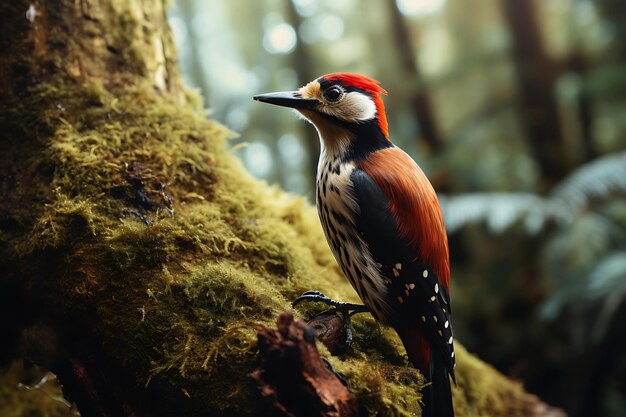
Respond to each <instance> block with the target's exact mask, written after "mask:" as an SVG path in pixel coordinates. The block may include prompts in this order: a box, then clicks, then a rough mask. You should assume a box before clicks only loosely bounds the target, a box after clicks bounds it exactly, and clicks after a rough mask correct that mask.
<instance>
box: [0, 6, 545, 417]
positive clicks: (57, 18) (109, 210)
mask: <svg viewBox="0 0 626 417" xmlns="http://www.w3.org/2000/svg"><path fill="white" fill-rule="evenodd" d="M0 26H1V27H2V29H3V36H2V37H1V40H0V102H2V103H3V108H2V111H1V114H0V132H1V133H0V135H1V136H0V271H2V274H1V275H0V310H1V311H0V312H1V313H2V317H11V320H3V321H0V334H2V336H3V340H4V341H11V343H8V342H5V343H3V344H2V345H3V346H2V349H1V350H0V355H2V356H1V357H0V362H2V363H6V362H7V361H10V360H11V359H14V358H25V359H27V360H29V361H32V362H35V363H37V364H39V365H41V366H43V367H45V368H47V369H49V370H51V371H52V372H54V373H55V374H57V375H58V376H59V378H60V380H61V382H62V383H63V387H64V392H65V394H66V396H68V398H69V399H71V400H72V401H74V402H76V404H77V405H78V407H79V409H80V411H81V413H82V415H83V416H140V417H142V416H173V415H185V416H196V415H233V416H245V415H255V414H256V410H257V401H261V398H263V396H260V395H258V388H259V387H258V380H257V382H255V380H254V379H253V378H251V377H250V376H249V375H250V374H251V373H252V372H253V371H254V370H255V369H257V368H258V367H259V366H261V365H260V364H262V363H264V361H261V355H262V354H263V351H261V353H259V350H258V348H257V330H256V328H257V325H258V324H259V323H264V324H266V325H271V326H274V322H275V321H276V318H277V317H278V316H279V314H280V313H281V312H282V311H284V310H288V309H289V308H290V300H292V299H294V298H295V297H296V296H297V295H298V294H300V293H301V292H303V291H305V290H308V289H319V290H321V291H324V292H325V293H326V294H328V295H329V296H332V297H333V298H339V299H346V300H347V301H356V299H355V294H354V292H353V291H352V289H351V288H350V286H349V284H348V283H347V281H346V280H345V279H343V278H342V277H341V276H340V273H339V270H338V268H337V266H336V265H335V262H334V260H333V258H332V255H331V254H330V252H329V250H328V248H327V246H326V244H325V242H324V238H323V237H322V236H323V234H322V232H321V228H320V227H319V224H318V221H317V218H316V217H315V214H314V212H313V210H312V209H310V208H309V207H307V206H306V204H305V203H303V202H302V200H301V199H294V198H292V197H288V196H287V195H285V194H282V193H281V192H278V191H275V190H273V189H270V188H268V187H267V186H265V185H263V184H262V183H260V182H258V181H256V180H254V179H252V178H251V177H250V176H249V175H248V174H247V173H246V172H244V171H243V169H242V168H241V167H240V164H239V163H238V162H237V161H236V160H235V158H234V157H232V156H231V155H230V154H229V153H228V152H227V151H226V150H225V143H224V142H225V141H224V137H225V136H226V135H227V134H228V131H227V130H226V129H225V128H223V127H222V126H220V125H218V124H216V123H214V122H211V121H207V120H205V119H204V117H203V113H202V109H201V108H200V106H199V105H198V103H199V100H198V98H197V97H195V96H193V95H192V94H191V93H189V92H187V91H186V90H185V89H184V88H183V86H182V82H181V80H180V77H179V75H178V71H177V68H176V64H175V62H176V57H175V53H174V46H173V42H172V39H171V34H170V32H169V29H168V27H167V22H166V18H165V11H164V4H163V2H161V1H160V0H141V1H140V0H127V1H106V0H57V1H47V2H43V1H33V2H32V5H31V1H30V0H29V1H26V0H15V1H12V2H4V3H3V4H2V5H0ZM251 95H252V93H251ZM354 325H355V342H354V345H353V347H352V348H351V349H349V350H348V351H347V352H346V353H345V354H344V356H342V358H341V360H340V359H337V358H333V359H332V362H333V365H334V367H335V368H336V369H337V370H338V371H339V372H341V373H343V374H344V375H345V376H346V377H347V379H348V381H349V384H350V393H351V394H352V395H353V396H354V398H355V400H356V402H357V403H358V404H359V406H360V407H361V409H366V410H368V412H370V413H372V414H376V413H381V415H382V414H385V415H389V414H396V415H398V414H406V413H416V414H419V411H420V410H419V403H418V400H419V399H420V394H419V391H420V389H421V387H422V386H423V383H424V380H423V378H422V376H421V375H419V373H418V371H416V370H415V369H413V368H411V367H409V366H407V361H406V358H405V357H404V356H403V351H402V348H401V344H400V342H399V340H398V338H397V337H396V335H395V334H394V333H393V332H392V331H391V330H389V329H380V328H379V327H378V326H377V325H376V324H375V323H374V321H373V319H372V318H371V317H360V318H355V319H354ZM308 351H309V352H310V350H308ZM457 354H458V357H457V363H458V367H457V381H458V385H457V387H456V388H454V389H453V391H454V401H455V405H456V409H457V416H459V417H461V416H470V415H491V416H522V415H538V414H536V413H534V412H533V411H532V410H531V408H532V407H535V405H536V404H537V401H536V399H534V398H533V397H531V396H529V395H528V394H526V393H525V392H524V391H523V389H522V388H521V386H520V385H519V384H517V383H514V382H511V381H510V380H508V379H507V378H506V377H504V376H502V375H500V374H498V373H497V372H496V371H495V370H493V369H492V368H490V367H489V366H487V365H485V364H483V363H482V362H480V361H479V360H478V359H476V358H474V357H472V356H471V355H469V354H467V353H466V352H465V351H464V350H463V348H462V346H459V347H458V348H457ZM313 374H315V372H313ZM325 378H326V377H325ZM294 383H296V382H294ZM261 388H263V387H261ZM529 404H530V405H529ZM349 409H352V408H349ZM532 409H534V408H532Z"/></svg>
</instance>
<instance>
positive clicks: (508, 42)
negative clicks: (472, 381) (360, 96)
mask: <svg viewBox="0 0 626 417" xmlns="http://www.w3.org/2000/svg"><path fill="white" fill-rule="evenodd" d="M169 18H170V22H171V24H172V26H173V28H174V31H175V35H176V38H177V43H178V49H179V56H180V62H181V67H182V71H183V74H184V76H185V78H186V80H187V81H188V83H189V84H190V85H192V86H195V87H197V88H199V89H200V90H201V91H202V93H203V95H204V97H205V101H206V102H205V105H206V106H207V107H209V108H211V109H212V112H213V114H212V117H213V118H216V119H218V120H220V121H222V122H224V123H225V124H226V125H227V126H228V127H230V128H232V129H233V130H236V131H238V132H240V134H241V135H240V137H239V138H236V139H234V140H233V141H232V149H233V152H234V153H236V154H237V155H239V156H240V157H241V158H242V160H243V161H244V164H245V165H246V166H247V168H248V169H249V170H250V171H251V172H252V173H254V174H255V175H257V176H258V177H260V178H264V179H266V180H268V181H269V182H272V183H279V184H281V185H282V187H283V188H285V189H287V190H289V191H292V192H296V193H299V194H303V195H307V196H310V195H311V194H312V192H313V185H314V172H315V167H316V162H317V151H318V146H319V145H318V139H317V137H316V134H315V131H314V129H313V128H312V127H311V126H310V125H308V124H307V123H303V122H302V121H299V120H297V119H296V118H295V117H291V115H289V114H287V113H286V112H284V111H275V110H274V109H268V108H267V107H264V106H258V105H255V103H254V102H253V101H252V100H251V96H252V95H253V94H255V93H260V92H267V91H279V90H293V89H295V88H297V87H299V86H300V85H303V84H305V83H306V82H308V81H309V80H311V79H313V78H316V77H317V76H319V75H322V74H325V73H328V72H334V71H354V72H361V73H364V74H367V75H369V76H372V77H375V78H377V79H379V80H380V81H381V82H382V84H383V86H384V87H385V88H386V89H387V91H388V92H389V97H387V98H386V99H385V104H386V106H387V113H388V118H389V122H390V132H391V136H392V140H393V141H394V142H395V143H396V144H398V145H399V146H401V147H402V148H404V149H405V150H406V151H407V152H409V153H410V154H411V155H412V156H413V157H414V158H415V159H416V160H417V161H418V162H419V163H420V165H421V166H422V167H423V168H424V170H425V171H426V172H427V174H428V175H429V177H430V178H431V181H432V182H433V184H434V185H435V188H436V189H437V190H438V191H439V192H440V193H441V194H440V195H441V202H442V206H443V209H444V214H445V217H446V222H447V227H448V230H449V234H450V245H451V255H452V263H453V265H452V266H453V290H452V292H453V298H454V302H455V305H456V308H455V317H454V319H455V328H456V329H458V330H457V333H458V334H459V338H460V340H462V341H463V342H464V343H465V344H466V345H467V346H468V347H469V349H470V350H472V351H474V352H476V353H478V354H479V355H480V356H482V357H483V358H484V359H486V360H487V361H488V362H491V363H494V364H495V365H496V366H497V367H498V368H499V369H500V370H502V371H504V372H505V373H508V374H509V375H512V376H515V377H518V378H520V379H522V380H523V381H524V382H525V383H526V385H527V387H528V388H530V389H531V391H534V392H536V393H537V394H539V395H540V396H541V397H542V398H544V399H545V400H547V401H548V402H551V403H553V404H555V405H559V406H562V407H564V408H565V409H566V410H567V411H568V413H569V415H570V416H573V417H576V416H616V417H617V416H623V415H625V414H626V386H625V385H626V355H625V354H624V352H623V351H622V347H623V346H624V339H626V338H625V337H624V335H626V303H625V302H624V298H625V296H626V255H625V254H626V199H625V198H624V197H625V196H626V154H625V153H624V152H623V151H624V150H625V149H626V117H624V115H625V114H626V46H625V45H626V4H625V3H624V2H623V1H621V0H528V1H520V0H481V1H480V2H469V1H463V0H363V1H357V0H292V1H289V0H259V1H254V2H250V1H246V0H211V1H205V0H176V1H174V2H173V3H172V5H171V7H170V14H169Z"/></svg>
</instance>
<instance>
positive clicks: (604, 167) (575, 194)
mask: <svg viewBox="0 0 626 417" xmlns="http://www.w3.org/2000/svg"><path fill="white" fill-rule="evenodd" d="M616 192H618V193H626V152H618V153H614V154H611V155H607V156H605V157H602V158H599V159H597V160H595V161H593V162H590V163H588V164H585V165H583V166H582V167H580V168H578V169H577V170H576V171H574V172H573V173H572V174H570V175H569V176H568V177H567V178H566V179H565V180H563V182H561V184H559V185H558V186H557V187H556V188H555V189H554V190H553V191H552V193H551V198H552V199H553V200H555V201H559V202H562V203H563V204H565V206H566V207H567V208H568V209H569V211H570V213H572V215H574V214H575V213H578V212H580V210H582V209H583V208H584V207H586V206H587V205H588V204H589V203H590V201H591V200H593V199H596V198H604V197H607V196H609V195H611V194H612V193H616Z"/></svg>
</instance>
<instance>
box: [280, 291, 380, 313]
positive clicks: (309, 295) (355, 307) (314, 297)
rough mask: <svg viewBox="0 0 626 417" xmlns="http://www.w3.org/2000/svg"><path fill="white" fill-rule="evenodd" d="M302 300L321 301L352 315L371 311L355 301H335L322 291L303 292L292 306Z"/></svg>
mask: <svg viewBox="0 0 626 417" xmlns="http://www.w3.org/2000/svg"><path fill="white" fill-rule="evenodd" d="M302 301H312V302H319V303H324V304H326V305H329V306H331V307H334V308H335V310H337V311H339V312H341V313H342V314H343V315H344V316H345V315H352V314H356V313H364V312H367V311H369V309H368V308H367V307H366V306H364V305H363V304H354V303H346V302H343V301H335V300H333V299H332V298H330V297H327V296H326V295H324V294H323V293H322V292H320V291H306V292H304V293H302V294H301V295H300V296H299V297H298V298H296V299H295V300H294V301H293V302H292V303H291V306H292V307H295V306H296V305H298V304H300V303H301V302H302Z"/></svg>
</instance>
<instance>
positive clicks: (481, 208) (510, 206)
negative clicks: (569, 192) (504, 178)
mask: <svg viewBox="0 0 626 417" xmlns="http://www.w3.org/2000/svg"><path fill="white" fill-rule="evenodd" d="M439 202H440V203H441V208H442V211H443V216H444V219H445V222H446V228H447V229H448V232H450V233H453V232H455V231H457V230H458V229H460V228H462V227H463V226H465V225H466V224H468V223H472V222H479V221H484V222H485V224H486V225H487V228H488V229H489V230H490V231H492V232H495V233H501V232H502V231H504V230H505V229H507V228H508V227H510V226H511V225H513V224H514V223H515V222H516V221H518V220H520V219H525V220H526V222H525V225H526V227H527V229H528V230H529V231H530V232H534V231H536V229H537V226H539V228H541V226H542V225H543V223H544V221H545V220H546V217H547V214H548V213H549V212H550V210H548V209H547V207H546V201H545V200H544V199H543V198H542V197H540V196H538V195H535V194H532V193H474V194H461V195H457V196H453V197H450V196H439ZM529 219H531V221H529Z"/></svg>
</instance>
